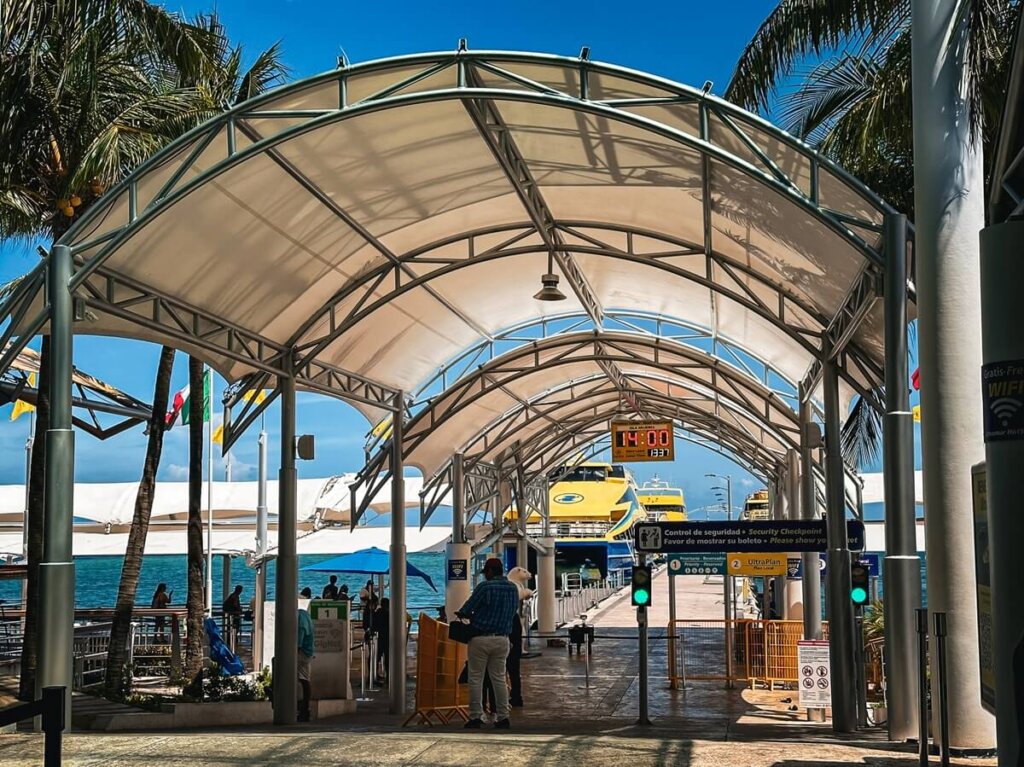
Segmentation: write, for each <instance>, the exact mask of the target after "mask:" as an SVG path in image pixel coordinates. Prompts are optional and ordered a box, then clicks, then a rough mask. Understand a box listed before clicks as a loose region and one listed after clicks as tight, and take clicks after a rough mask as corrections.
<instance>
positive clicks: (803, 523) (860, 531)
mask: <svg viewBox="0 0 1024 767" xmlns="http://www.w3.org/2000/svg"><path fill="white" fill-rule="evenodd" d="M635 530H636V548H637V551H642V552H645V553H646V552H650V553H655V554H657V553H665V554H696V553H700V552H722V553H726V552H732V553H739V554H743V553H751V554H763V553H786V552H791V551H793V552H795V551H819V552H821V551H825V550H826V548H827V542H828V541H827V536H826V533H825V520H823V519H799V520H785V521H770V520H765V521H757V522H749V521H740V522H644V523H642V524H639V525H637V526H636V528H635ZM846 535H847V538H848V541H849V543H848V545H849V548H850V550H851V551H860V550H861V549H863V548H864V523H863V522H858V521H856V520H848V521H847V522H846ZM783 572H785V570H783Z"/></svg>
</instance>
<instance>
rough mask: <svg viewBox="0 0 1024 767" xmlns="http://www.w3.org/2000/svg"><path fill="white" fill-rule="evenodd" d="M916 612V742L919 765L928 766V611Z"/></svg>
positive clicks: (919, 609)
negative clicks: (917, 707)
mask: <svg viewBox="0 0 1024 767" xmlns="http://www.w3.org/2000/svg"><path fill="white" fill-rule="evenodd" d="M915 612H916V613H917V667H918V668H917V670H918V680H919V681H918V690H917V695H918V706H919V711H918V735H917V737H918V744H917V756H918V763H919V765H920V767H928V611H927V610H926V609H924V608H920V607H919V608H918V609H917V610H916V611H915Z"/></svg>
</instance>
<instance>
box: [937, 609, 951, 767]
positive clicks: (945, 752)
mask: <svg viewBox="0 0 1024 767" xmlns="http://www.w3.org/2000/svg"><path fill="white" fill-rule="evenodd" d="M935 652H936V653H938V664H939V743H940V748H941V751H940V752H939V763H940V764H941V765H942V767H949V709H948V700H947V696H946V614H945V613H935Z"/></svg>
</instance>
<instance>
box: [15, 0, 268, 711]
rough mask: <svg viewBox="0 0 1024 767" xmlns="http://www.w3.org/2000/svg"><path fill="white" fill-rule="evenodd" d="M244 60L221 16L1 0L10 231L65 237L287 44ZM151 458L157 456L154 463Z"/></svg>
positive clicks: (100, 2) (30, 627) (261, 80)
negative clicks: (244, 68)
mask: <svg viewBox="0 0 1024 767" xmlns="http://www.w3.org/2000/svg"><path fill="white" fill-rule="evenodd" d="M240 60H241V57H240V51H239V49H237V48H236V49H231V48H230V47H229V46H228V45H227V43H226V41H225V39H224V38H223V29H222V28H221V26H220V25H219V23H217V22H216V17H215V16H206V17H202V18H201V19H199V20H198V21H197V22H196V23H188V22H185V21H183V20H182V19H181V18H180V17H178V16H176V15H174V14H171V13H168V12H167V11H166V10H164V9H163V8H161V7H160V6H158V5H155V4H153V3H150V2H147V1H146V0H66V1H65V2H60V3H38V2H32V0H11V2H8V3H4V4H3V5H0V104H2V105H3V106H2V107H0V239H11V238H21V239H26V238H35V237H43V238H46V239H47V240H49V241H53V240H56V239H57V238H58V237H60V236H61V235H62V234H63V233H64V232H65V231H67V229H68V228H69V227H70V226H71V224H72V223H73V222H74V220H75V219H76V218H77V217H79V216H80V215H81V214H82V213H83V212H84V211H85V210H87V209H88V208H89V207H90V205H91V204H92V203H93V202H94V201H95V200H96V199H97V198H98V197H100V196H101V195H102V194H103V193H104V191H105V190H106V189H107V188H109V187H110V186H111V185H113V184H115V183H117V182H118V181H119V180H120V179H121V178H123V177H124V175H126V174H127V173H128V172H130V171H131V170H132V169H133V168H135V167H136V166H138V165H139V164H140V163H141V162H142V161H143V160H145V159H146V158H147V157H149V156H150V155H151V154H153V152H155V151H156V150H158V149H159V148H160V147H162V146H164V145H166V144H167V143H168V142H169V141H170V140H172V139H173V138H175V137H176V136H178V135H180V134H181V133H182V132H183V131H185V130H187V129H188V128H190V127H192V125H194V124H196V123H197V122H199V121H201V120H203V119H206V118H207V117H208V116H210V114H211V113H212V112H213V111H216V110H219V109H221V108H222V107H223V104H224V102H223V99H222V98H221V95H220V94H221V93H222V90H219V89H222V88H223V87H224V86H225V84H227V83H230V82H233V80H232V78H235V79H237V80H238V81H239V82H238V92H240V93H241V92H248V91H249V90H250V89H254V88H261V87H266V86H267V85H268V84H270V83H271V82H273V81H274V78H275V77H279V76H280V74H282V73H283V70H282V69H281V67H280V65H279V63H277V47H276V46H274V47H273V48H272V49H271V52H270V53H269V54H267V53H264V54H261V56H260V57H258V58H257V61H256V64H255V65H254V66H253V68H252V69H251V70H250V76H249V78H248V80H246V79H245V78H244V77H243V76H242V75H241V74H240V72H239V69H240ZM226 64H230V65H231V66H230V67H229V66H226ZM232 67H233V69H232ZM275 67H276V70H275ZM222 71H223V74H217V76H212V75H211V73H219V72H222ZM275 72H276V73H275ZM213 84H216V85H217V88H214V87H212V85H213ZM41 356H42V361H41V365H42V370H41V376H40V379H41V380H40V400H41V402H40V405H39V407H38V410H37V419H36V430H35V437H34V439H35V446H36V449H35V451H34V455H33V462H32V466H31V469H30V476H29V514H28V564H29V574H28V584H27V585H28V593H27V604H26V630H25V640H24V643H23V654H22V677H21V690H20V695H21V697H22V698H29V697H32V695H33V692H34V689H33V688H34V677H35V666H36V662H35V661H36V645H37V640H38V629H37V626H38V622H37V618H38V611H39V590H38V563H39V561H40V560H41V558H42V514H43V467H44V462H45V440H44V435H45V433H46V430H47V428H48V425H49V423H48V408H47V404H48V382H47V376H46V371H47V370H48V367H49V365H48V362H49V360H48V358H49V344H48V343H47V341H46V339H44V340H43V346H42V350H41ZM151 447H152V444H151ZM149 459H150V456H149V455H148V454H147V464H146V465H149ZM143 502H144V503H146V502H147V501H146V499H145V498H144V499H143ZM148 502H150V503H151V498H150V499H149V501H148Z"/></svg>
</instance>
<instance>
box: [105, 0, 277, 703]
mask: <svg viewBox="0 0 1024 767" xmlns="http://www.w3.org/2000/svg"><path fill="white" fill-rule="evenodd" d="M193 24H194V25H195V27H196V28H197V29H199V30H201V31H203V32H205V33H206V35H207V36H208V37H207V39H208V40H209V41H211V43H212V44H210V45H208V46H207V47H206V49H205V50H204V53H203V60H202V62H201V66H200V67H199V68H198V69H196V70H195V71H181V72H179V73H178V77H177V79H176V83H175V86H176V88H178V89H179V90H182V91H184V92H188V93H190V94H191V95H192V97H193V98H194V106H195V108H194V110H192V111H190V112H187V113H183V114H182V115H181V116H180V118H179V120H178V125H177V126H176V128H177V130H176V131H175V130H170V129H169V130H168V132H169V133H174V132H184V131H185V130H187V129H188V128H190V127H192V126H193V125H194V124H196V123H197V122H200V121H201V120H203V119H206V118H207V117H210V116H212V115H213V114H215V113H216V112H219V111H221V110H222V109H224V108H225V107H227V106H229V105H230V104H233V103H240V102H242V101H245V100H246V99H248V98H251V97H252V96H254V95H256V94H258V93H260V92H262V91H264V90H266V89H267V88H269V87H271V86H272V85H274V84H276V83H277V82H279V81H280V80H281V79H283V77H284V76H285V73H286V70H285V68H284V66H283V64H282V63H281V60H280V49H279V46H277V45H273V46H271V47H270V48H268V49H267V50H265V51H263V52H261V53H260V54H259V55H258V56H257V57H256V59H255V60H254V61H253V63H252V65H251V66H249V67H248V69H243V67H242V49H241V46H236V47H234V48H232V47H231V46H230V44H229V41H228V39H227V37H226V35H225V33H224V28H223V26H222V25H221V24H220V22H219V21H218V19H217V16H216V15H215V14H208V15H203V16H199V17H197V18H196V19H195V21H194V22H193ZM173 364H174V353H173V351H172V350H171V349H169V348H168V347H164V349H163V352H162V354H161V357H160V364H159V365H158V367H157V376H156V383H155V388H154V395H153V419H152V421H151V424H150V431H149V443H148V445H147V449H146V458H145V461H144V463H143V473H142V481H141V483H140V485H139V493H138V496H137V498H136V502H135V515H134V517H133V519H132V527H131V531H130V533H129V538H128V545H127V547H126V551H125V558H124V564H123V565H122V568H121V581H120V585H119V587H118V594H117V604H116V606H115V608H114V620H113V623H112V625H111V630H110V649H109V651H108V655H107V667H106V679H105V687H106V691H107V695H109V696H116V695H118V694H119V693H120V692H121V691H122V690H123V689H124V687H125V682H126V681H130V676H128V677H126V673H130V672H128V671H127V670H126V667H125V664H124V661H125V658H126V657H127V642H128V636H129V628H130V626H131V619H132V607H133V606H134V604H135V600H136V597H137V594H138V584H139V572H140V571H141V569H142V555H143V551H144V549H145V544H146V535H147V533H148V531H149V520H150V512H151V510H152V506H153V491H154V489H155V480H156V471H157V468H158V467H159V464H160V451H161V449H162V445H163V432H164V420H163V414H164V412H165V411H166V410H167V398H168V392H169V390H170V379H171V371H172V368H173ZM200 390H201V389H200ZM193 391H195V389H193ZM190 444H191V443H190ZM200 450H202V442H201V441H200ZM190 456H191V454H190ZM192 466H193V461H191V460H190V462H189V467H190V473H189V482H190V487H191V483H192V482H193V481H196V482H199V483H201V482H202V473H201V472H202V455H201V454H200V456H199V462H198V466H199V469H198V471H199V472H200V474H199V476H198V478H197V479H193V476H192V473H191V470H192ZM188 543H189V555H190V557H191V556H193V555H195V552H193V551H192V548H191V547H192V545H193V539H192V537H191V536H189V539H188ZM199 546H200V548H199V552H198V557H199V561H200V563H201V562H202V539H201V537H200V539H199ZM190 566H191V560H190ZM200 566H201V565H200ZM190 572H191V571H190ZM190 596H191V592H190ZM187 606H188V610H189V616H188V620H187V623H188V626H189V628H190V630H191V628H192V626H193V625H198V626H200V627H201V626H202V614H203V600H202V598H201V595H200V599H199V601H198V603H196V602H194V600H192V599H189V600H188V602H187ZM193 610H198V612H197V613H196V614H195V615H193V614H192V611H193Z"/></svg>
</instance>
